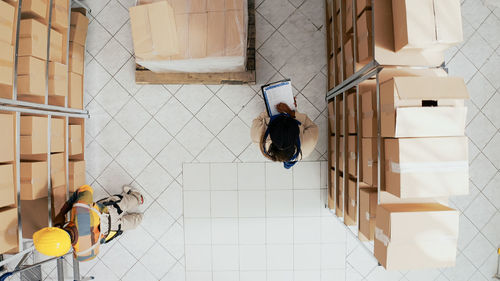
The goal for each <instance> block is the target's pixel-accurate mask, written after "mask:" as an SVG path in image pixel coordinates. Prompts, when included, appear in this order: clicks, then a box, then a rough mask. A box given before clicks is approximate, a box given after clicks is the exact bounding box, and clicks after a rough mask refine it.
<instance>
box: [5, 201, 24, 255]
mask: <svg viewBox="0 0 500 281" xmlns="http://www.w3.org/2000/svg"><path fill="white" fill-rule="evenodd" d="M0 221H1V222H2V223H0V254H3V253H6V252H8V251H10V250H12V249H14V248H16V247H17V246H19V243H18V234H17V228H18V227H17V208H10V209H1V211H0ZM23 223H24V222H23Z"/></svg>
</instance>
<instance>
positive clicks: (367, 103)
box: [359, 88, 378, 138]
mask: <svg viewBox="0 0 500 281" xmlns="http://www.w3.org/2000/svg"><path fill="white" fill-rule="evenodd" d="M374 90H375V89H371V88H364V89H363V90H361V88H360V96H359V98H360V100H361V135H362V136H363V137H364V138H373V137H376V136H377V128H378V121H377V93H376V92H375V91H374Z"/></svg>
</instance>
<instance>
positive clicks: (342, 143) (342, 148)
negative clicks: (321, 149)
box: [338, 136, 344, 172]
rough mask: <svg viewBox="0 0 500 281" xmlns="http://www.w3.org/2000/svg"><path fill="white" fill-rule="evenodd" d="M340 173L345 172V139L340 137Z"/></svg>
mask: <svg viewBox="0 0 500 281" xmlns="http://www.w3.org/2000/svg"><path fill="white" fill-rule="evenodd" d="M338 157H339V171H341V172H343V171H344V137H343V136H340V137H339V153H338Z"/></svg>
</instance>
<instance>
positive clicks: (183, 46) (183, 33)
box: [172, 14, 189, 60]
mask: <svg viewBox="0 0 500 281" xmlns="http://www.w3.org/2000/svg"><path fill="white" fill-rule="evenodd" d="M175 25H176V26H177V42H178V43H179V53H178V54H177V55H174V56H172V59H173V60H181V59H186V58H189V15H188V14H176V15H175Z"/></svg>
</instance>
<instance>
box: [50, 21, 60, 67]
mask: <svg viewBox="0 0 500 281" xmlns="http://www.w3.org/2000/svg"><path fill="white" fill-rule="evenodd" d="M62 46H63V37H62V34H61V33H60V32H57V31H55V30H54V29H51V30H50V53H49V60H50V61H54V62H59V63H62V62H63V59H62V54H63V51H62Z"/></svg>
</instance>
